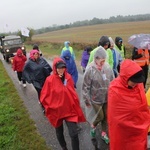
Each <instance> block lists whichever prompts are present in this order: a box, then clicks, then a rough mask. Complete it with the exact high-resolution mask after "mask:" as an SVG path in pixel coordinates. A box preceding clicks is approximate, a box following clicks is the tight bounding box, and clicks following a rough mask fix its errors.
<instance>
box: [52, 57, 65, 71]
mask: <svg viewBox="0 0 150 150" xmlns="http://www.w3.org/2000/svg"><path fill="white" fill-rule="evenodd" d="M59 62H62V64H65V62H64V61H63V59H61V58H60V57H56V58H55V59H54V61H53V73H54V74H57V71H56V69H57V68H56V67H57V64H61V63H59ZM64 67H65V66H64ZM65 72H66V71H65Z"/></svg>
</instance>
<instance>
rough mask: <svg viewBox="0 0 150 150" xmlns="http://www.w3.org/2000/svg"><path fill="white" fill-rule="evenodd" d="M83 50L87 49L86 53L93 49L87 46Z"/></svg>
mask: <svg viewBox="0 0 150 150" xmlns="http://www.w3.org/2000/svg"><path fill="white" fill-rule="evenodd" d="M84 50H85V51H87V52H88V53H90V52H91V51H92V50H93V49H92V47H90V46H87V47H86V48H85V49H84Z"/></svg>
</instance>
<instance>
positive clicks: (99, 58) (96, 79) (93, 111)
mask: <svg viewBox="0 0 150 150" xmlns="http://www.w3.org/2000/svg"><path fill="white" fill-rule="evenodd" d="M105 60H106V51H105V49H104V48H103V47H101V46H100V47H99V48H98V50H97V51H96V52H95V54H94V60H93V61H92V62H91V63H90V64H89V65H88V66H87V68H86V71H85V74H84V79H83V85H82V93H83V100H84V102H85V111H86V119H87V121H88V122H89V123H90V125H91V132H90V133H91V136H92V139H93V138H95V133H93V132H96V130H95V129H96V126H97V125H98V123H100V122H101V125H102V132H101V136H102V139H104V136H105V137H106V135H107V133H106V130H107V129H106V127H107V117H106V116H107V114H106V112H107V92H108V86H109V84H110V82H111V81H112V80H113V79H114V75H113V71H112V69H111V68H110V65H109V64H108V63H107V62H106V61H105ZM104 140H106V139H104ZM105 142H106V141H105ZM106 143H108V138H107V142H106Z"/></svg>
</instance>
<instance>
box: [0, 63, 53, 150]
mask: <svg viewBox="0 0 150 150" xmlns="http://www.w3.org/2000/svg"><path fill="white" fill-rule="evenodd" d="M0 79H1V80H0V149H3V150H50V148H48V147H47V146H46V143H45V140H44V139H43V138H42V137H41V136H40V135H39V133H38V132H37V129H36V126H35V124H34V122H33V120H31V119H30V116H29V114H28V112H27V110H26V108H25V106H24V104H23V101H22V100H21V98H20V97H19V95H18V94H17V91H16V89H15V87H14V85H13V83H12V81H11V79H10V78H9V76H8V74H7V72H6V71H5V69H4V67H3V64H2V62H1V61H0Z"/></svg>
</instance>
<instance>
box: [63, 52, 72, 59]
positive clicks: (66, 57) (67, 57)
mask: <svg viewBox="0 0 150 150" xmlns="http://www.w3.org/2000/svg"><path fill="white" fill-rule="evenodd" d="M62 57H63V58H64V59H70V58H71V52H70V50H65V51H64V52H63V54H62Z"/></svg>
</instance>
